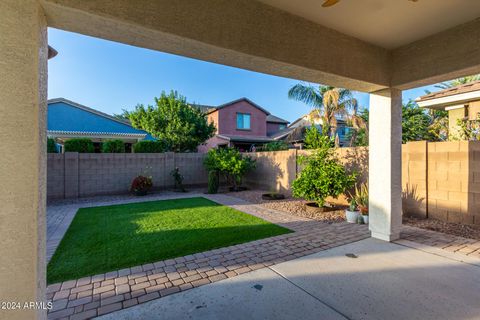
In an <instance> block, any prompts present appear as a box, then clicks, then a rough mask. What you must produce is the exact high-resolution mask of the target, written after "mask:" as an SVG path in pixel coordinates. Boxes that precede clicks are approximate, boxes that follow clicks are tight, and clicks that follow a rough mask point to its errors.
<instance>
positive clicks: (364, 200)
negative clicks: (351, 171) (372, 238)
mask: <svg viewBox="0 0 480 320" xmlns="http://www.w3.org/2000/svg"><path fill="white" fill-rule="evenodd" d="M351 197H352V200H354V201H355V203H356V205H357V208H358V210H359V212H360V215H361V219H362V220H363V223H365V224H368V186H367V184H366V183H362V184H361V185H360V188H358V186H355V194H354V195H353V196H352V195H351Z"/></svg>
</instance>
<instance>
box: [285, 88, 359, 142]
mask: <svg viewBox="0 0 480 320" xmlns="http://www.w3.org/2000/svg"><path fill="white" fill-rule="evenodd" d="M288 97H289V98H290V99H294V100H297V101H301V102H304V103H305V104H307V105H309V106H311V107H313V108H315V109H317V111H318V114H319V116H320V117H321V119H322V127H323V129H322V131H323V132H324V133H325V134H327V135H328V136H330V137H335V133H336V127H337V117H348V112H349V111H350V110H351V109H352V108H353V107H354V106H356V105H357V101H356V99H355V98H353V93H352V91H350V90H348V89H343V88H335V87H332V86H324V85H319V86H318V87H313V86H311V85H304V84H302V83H299V84H296V85H294V86H293V87H292V88H291V89H290V90H289V91H288Z"/></svg>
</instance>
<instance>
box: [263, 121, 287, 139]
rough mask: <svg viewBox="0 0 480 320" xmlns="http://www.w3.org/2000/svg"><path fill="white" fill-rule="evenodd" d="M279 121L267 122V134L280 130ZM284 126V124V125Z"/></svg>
mask: <svg viewBox="0 0 480 320" xmlns="http://www.w3.org/2000/svg"><path fill="white" fill-rule="evenodd" d="M281 125H282V124H281V123H275V122H267V136H269V135H272V134H274V133H277V132H278V131H280V130H281V129H280V126H281ZM283 125H284V126H285V124H283ZM285 127H286V126H285Z"/></svg>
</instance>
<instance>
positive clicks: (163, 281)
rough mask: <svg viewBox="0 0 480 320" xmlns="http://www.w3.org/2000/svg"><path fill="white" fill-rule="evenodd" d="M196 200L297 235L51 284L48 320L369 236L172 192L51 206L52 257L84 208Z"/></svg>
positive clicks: (233, 201)
mask: <svg viewBox="0 0 480 320" xmlns="http://www.w3.org/2000/svg"><path fill="white" fill-rule="evenodd" d="M197 196H202V197H205V198H208V199H210V200H212V201H215V202H217V203H220V204H223V205H227V206H230V207H232V208H235V209H237V210H240V211H243V212H246V213H249V214H252V215H255V216H257V217H260V218H262V219H265V220H267V221H270V222H272V223H276V224H278V225H281V226H284V227H287V228H289V229H291V230H293V231H295V232H294V233H290V234H286V235H281V236H276V237H271V238H266V239H262V240H256V241H252V242H248V243H244V244H239V245H235V246H230V247H225V248H221V249H215V250H211V251H207V252H202V253H197V254H194V255H189V256H184V257H179V258H176V259H169V260H165V261H158V262H155V263H149V264H145V265H142V266H135V267H132V268H126V269H122V270H117V271H112V272H108V273H105V274H99V275H94V276H91V277H84V278H81V279H78V280H71V281H65V282H62V283H57V284H52V285H49V286H48V287H47V299H49V300H50V299H51V300H53V309H52V310H50V311H49V314H48V318H49V319H60V318H63V319H86V318H91V317H95V316H98V315H102V314H106V313H110V312H113V311H116V310H120V309H123V308H127V307H130V306H133V305H137V304H139V303H144V302H146V301H150V300H152V299H156V298H160V297H164V296H167V295H170V294H172V293H176V292H179V291H184V290H188V289H191V288H194V287H198V286H201V285H204V284H208V283H211V282H216V281H220V280H223V279H227V278H232V277H235V276H237V275H240V274H243V273H246V272H250V271H252V270H257V269H261V268H265V267H268V266H271V265H275V264H278V263H281V262H284V261H288V260H292V259H295V258H298V257H302V256H306V255H309V254H312V253H317V252H320V251H323V250H325V249H329V248H333V247H336V246H340V245H343V244H346V243H351V242H355V241H359V240H362V239H366V238H368V237H369V231H368V228H367V226H365V225H353V224H347V223H337V224H326V223H322V222H318V221H313V220H310V219H308V218H303V217H297V216H292V215H289V214H287V213H283V212H280V211H275V210H270V209H265V208H263V207H260V206H258V205H253V204H250V203H248V202H246V201H244V200H241V199H238V198H233V197H230V196H227V195H222V194H217V195H205V194H199V193H198V194H196V193H188V194H178V193H171V194H162V195H152V196H149V197H142V198H133V197H104V198H102V199H100V200H92V199H90V200H82V201H81V202H75V203H68V202H66V203H64V204H59V205H53V206H49V208H48V211H47V219H49V220H50V217H52V219H51V221H49V222H48V224H49V225H48V230H50V232H51V234H49V235H48V236H47V247H48V250H49V257H51V255H52V254H53V252H54V250H55V248H56V247H57V246H58V243H59V242H60V240H61V238H62V237H63V235H64V233H65V231H66V230H67V229H68V226H69V224H70V223H71V221H72V219H73V217H74V215H75V213H76V211H77V210H78V209H79V208H81V207H91V206H100V205H111V204H120V203H129V202H139V201H142V202H143V201H148V200H162V199H171V198H185V197H197ZM62 216H63V218H62Z"/></svg>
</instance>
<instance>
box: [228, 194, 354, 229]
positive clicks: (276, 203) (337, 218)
mask: <svg viewBox="0 0 480 320" xmlns="http://www.w3.org/2000/svg"><path fill="white" fill-rule="evenodd" d="M263 193H268V192H267V191H261V190H247V191H241V192H229V193H228V195H229V196H232V197H237V198H240V199H243V200H246V201H248V202H251V203H255V204H260V205H261V206H263V207H265V208H269V209H274V210H279V211H283V212H287V213H290V214H294V215H297V216H300V217H306V218H310V219H314V220H317V221H322V222H327V223H335V222H342V221H345V218H344V208H343V207H342V208H341V209H340V210H336V211H329V212H322V213H317V214H315V215H312V214H310V213H308V212H307V211H306V210H305V202H306V201H305V200H301V199H294V198H292V197H291V196H289V195H285V199H284V200H263V199H262V194H263Z"/></svg>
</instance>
